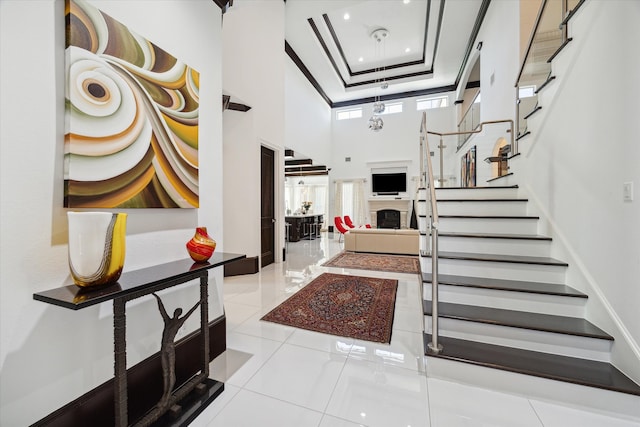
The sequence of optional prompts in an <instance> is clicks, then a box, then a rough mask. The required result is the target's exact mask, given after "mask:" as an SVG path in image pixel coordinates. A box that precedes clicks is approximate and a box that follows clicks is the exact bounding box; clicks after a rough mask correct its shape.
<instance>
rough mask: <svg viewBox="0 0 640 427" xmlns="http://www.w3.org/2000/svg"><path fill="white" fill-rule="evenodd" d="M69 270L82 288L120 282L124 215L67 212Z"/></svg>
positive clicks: (124, 233)
mask: <svg viewBox="0 0 640 427" xmlns="http://www.w3.org/2000/svg"><path fill="white" fill-rule="evenodd" d="M67 217H68V220H69V268H70V270H71V276H72V277H73V281H74V282H75V284H76V285H78V286H82V287H88V286H99V285H106V284H109V283H114V282H116V281H117V280H118V279H119V278H120V274H121V273H122V267H123V265H124V257H125V236H126V220H127V214H124V213H110V212H67Z"/></svg>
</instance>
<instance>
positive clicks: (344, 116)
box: [336, 108, 362, 120]
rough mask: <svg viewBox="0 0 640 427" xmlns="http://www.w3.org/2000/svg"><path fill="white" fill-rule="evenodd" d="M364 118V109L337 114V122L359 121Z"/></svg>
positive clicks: (342, 111) (343, 111)
mask: <svg viewBox="0 0 640 427" xmlns="http://www.w3.org/2000/svg"><path fill="white" fill-rule="evenodd" d="M360 117H362V108H352V109H349V110H340V111H337V112H336V119H337V120H349V119H358V118H360Z"/></svg>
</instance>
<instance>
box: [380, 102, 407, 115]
mask: <svg viewBox="0 0 640 427" xmlns="http://www.w3.org/2000/svg"><path fill="white" fill-rule="evenodd" d="M395 113H402V102H393V103H391V104H387V103H385V104H384V111H383V112H382V113H380V114H395Z"/></svg>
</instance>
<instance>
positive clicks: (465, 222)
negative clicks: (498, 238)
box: [425, 218, 538, 235]
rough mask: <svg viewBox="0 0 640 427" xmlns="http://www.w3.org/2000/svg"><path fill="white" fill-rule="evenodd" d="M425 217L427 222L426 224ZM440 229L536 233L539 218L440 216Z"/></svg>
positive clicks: (464, 231)
mask: <svg viewBox="0 0 640 427" xmlns="http://www.w3.org/2000/svg"><path fill="white" fill-rule="evenodd" d="M426 222H427V221H426V219H425V224H426ZM438 230H440V231H441V232H443V231H451V232H457V233H503V234H527V235H535V234H537V232H538V220H537V219H535V218H534V219H494V218H485V219H478V218H440V223H439V226H438Z"/></svg>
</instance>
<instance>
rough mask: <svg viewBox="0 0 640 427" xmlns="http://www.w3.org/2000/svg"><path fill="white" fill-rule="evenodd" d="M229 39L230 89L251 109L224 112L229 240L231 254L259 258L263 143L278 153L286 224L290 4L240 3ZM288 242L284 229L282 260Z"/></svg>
mask: <svg viewBox="0 0 640 427" xmlns="http://www.w3.org/2000/svg"><path fill="white" fill-rule="evenodd" d="M248 23H251V24H248ZM223 39H224V43H223V87H224V91H225V93H227V94H230V95H231V97H232V100H239V101H241V102H242V103H244V104H246V105H248V106H250V107H251V110H250V112H249V113H244V114H246V116H242V117H239V116H238V115H242V114H243V113H240V112H233V111H228V112H225V113H224V121H225V123H224V126H225V131H224V145H225V150H224V161H225V180H224V183H225V186H224V194H225V196H224V210H225V217H226V218H227V219H228V220H225V227H224V233H225V241H226V242H227V244H228V245H230V246H229V248H230V249H229V251H231V252H241V253H246V254H247V255H248V256H257V255H260V146H261V145H265V146H267V147H269V148H271V149H272V150H274V151H276V181H275V183H276V222H277V224H284V207H283V206H284V204H283V203H281V199H282V189H283V188H284V171H283V167H284V152H283V151H284V142H285V117H284V112H285V110H284V105H285V52H284V42H283V40H284V2H280V1H269V0H236V1H234V2H233V7H231V8H230V9H229V10H228V12H227V13H225V15H224V19H223ZM227 128H229V129H227ZM240 196H241V197H240ZM233 216H236V217H235V218H232V217H233ZM283 244H284V227H277V228H276V260H279V259H280V258H281V253H282V250H281V248H282V245H283Z"/></svg>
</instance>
